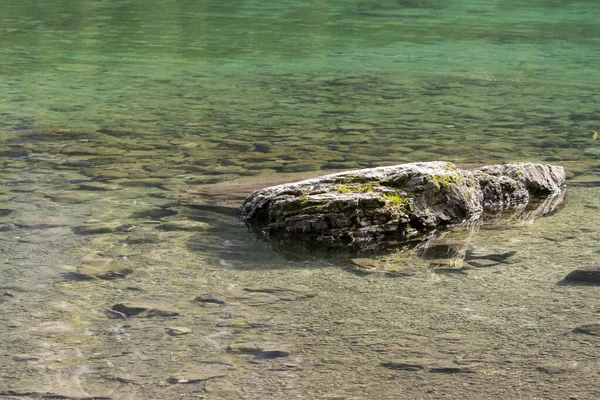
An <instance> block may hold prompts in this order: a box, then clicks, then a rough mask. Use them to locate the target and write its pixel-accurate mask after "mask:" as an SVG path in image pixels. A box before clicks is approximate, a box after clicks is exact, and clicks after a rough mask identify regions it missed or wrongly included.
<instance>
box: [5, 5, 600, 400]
mask: <svg viewBox="0 0 600 400" xmlns="http://www.w3.org/2000/svg"><path fill="white" fill-rule="evenodd" d="M599 16H600V4H598V3H597V2H595V1H576V2H570V3H569V4H564V2H559V1H547V0H546V1H534V0H528V1H519V2H517V1H499V0H497V1H474V0H470V1H450V0H448V1H428V0H413V1H410V0H407V1H385V0H383V1H336V2H317V1H310V2H292V1H286V2H265V1H261V2H259V1H245V2H228V3H227V4H222V2H210V1H202V2H186V1H183V0H180V1H173V2H159V1H146V2H143V4H142V3H139V2H132V1H113V0H107V1H101V2H98V1H61V0H59V1H54V2H52V4H44V5H40V4H39V2H35V1H21V2H15V1H10V2H5V3H4V4H3V5H1V6H0V60H2V61H1V62H0V67H1V68H0V91H1V93H3V94H4V96H3V97H2V99H0V154H2V159H1V162H2V170H1V172H0V182H1V185H0V199H1V200H2V204H1V205H0V251H1V252H0V263H1V264H0V265H2V267H1V268H0V271H1V275H0V308H1V309H2V312H1V313H0V335H1V338H2V341H0V349H1V351H0V375H1V376H2V379H1V380H0V397H3V398H4V397H6V398H36V396H37V397H38V398H39V397H40V396H44V395H46V396H50V394H55V395H60V396H65V397H66V398H83V397H97V398H102V397H108V398H114V399H147V398H155V399H171V398H179V397H183V396H187V397H194V396H196V397H197V398H202V397H205V398H209V399H235V398H248V399H254V398H272V399H285V398H306V399H312V398H327V399H338V398H347V399H354V398H357V399H358V398H381V399H387V398H390V399H391V398H407V399H412V398H473V399H482V398H557V399H562V398H568V397H569V396H572V397H574V398H580V399H585V398H596V397H598V396H600V393H599V392H598V388H597V386H595V384H594V383H595V382H597V380H598V378H600V373H599V371H598V367H597V363H598V356H599V355H600V351H599V350H598V349H599V348H600V347H599V346H598V340H596V339H597V337H595V336H591V335H581V334H573V333H572V332H571V331H572V330H573V329H574V328H576V327H577V326H580V325H584V324H589V323H594V322H598V312H599V309H598V305H599V301H598V300H599V296H600V292H599V291H598V287H597V286H596V287H594V286H557V285H556V284H557V282H559V281H560V280H561V279H562V278H563V277H564V276H565V275H566V274H567V273H569V272H570V271H571V270H573V269H575V268H577V267H583V266H593V265H597V263H598V254H599V252H600V248H599V246H598V243H599V242H598V241H599V239H600V229H599V228H598V224H599V222H600V221H599V219H600V217H599V215H600V213H599V212H598V210H599V209H600V203H599V200H598V199H599V198H600V196H599V195H600V193H598V192H599V190H600V189H599V187H600V141H599V140H598V139H597V134H595V132H597V131H599V130H600V109H599V106H598V104H599V103H600V94H599V93H600V90H599V89H600V73H599V72H598V69H597V65H598V62H599V61H600V46H599V41H600V28H599V27H598V24H597V20H598V17H599ZM439 159H443V160H448V161H452V162H455V163H457V164H488V163H501V162H512V161H524V160H528V161H538V162H551V163H555V164H560V165H563V166H565V168H566V170H567V175H568V178H569V188H568V195H567V200H566V202H565V204H564V206H563V207H562V208H561V209H560V210H559V211H558V212H556V213H553V214H552V215H549V216H547V217H544V218H541V219H539V220H536V221H534V222H533V223H532V224H530V225H525V226H515V225H509V226H505V227H498V226H491V227H485V228H483V229H481V230H480V231H479V232H477V234H475V235H469V234H468V233H465V232H461V231H456V232H453V233H452V235H455V236H456V238H458V239H455V240H459V241H461V240H462V241H464V242H465V243H466V244H467V245H468V247H470V248H474V249H487V250H494V251H500V252H509V251H516V254H515V255H514V256H512V257H510V259H509V260H510V261H509V262H506V263H500V264H498V265H493V266H490V267H488V268H472V269H469V270H465V271H463V273H462V274H457V273H454V272H448V273H443V274H442V273H439V271H438V272H436V271H433V270H432V268H431V266H430V265H429V264H430V262H429V261H427V260H425V261H423V260H420V259H416V258H410V257H408V256H403V255H401V254H384V255H377V256H374V255H371V256H369V255H366V256H364V255H360V257H354V258H352V257H348V256H344V257H335V256H331V255H329V256H327V255H323V254H319V253H303V252H298V251H295V250H293V251H283V250H282V249H278V248H276V247H277V246H273V245H271V244H269V243H266V242H264V241H262V240H260V239H258V238H256V237H255V236H254V235H253V234H251V233H250V232H249V231H248V230H247V229H246V228H245V226H244V225H243V224H242V223H241V222H240V221H239V219H238V210H237V208H236V207H237V206H238V205H239V204H240V203H241V200H242V199H243V196H244V194H247V193H249V192H250V191H251V190H253V189H255V188H259V187H262V186H267V185H269V184H271V183H275V182H282V181H286V180H294V179H300V178H301V177H304V176H315V175H319V174H322V173H324V172H325V171H330V170H340V169H353V168H362V167H372V166H379V165H391V164H398V163H403V162H412V161H428V160H439ZM287 174H289V175H287ZM465 237H466V239H465ZM363 256H364V257H363ZM365 258H366V259H367V260H366V261H365ZM353 260H354V261H353ZM373 263H375V264H376V265H377V266H378V267H377V269H378V271H377V272H372V271H370V270H369V269H368V268H367V270H364V268H358V269H357V268H356V267H357V265H359V266H361V267H364V266H365V265H372V264H373ZM382 266H383V267H382ZM382 269H383V270H385V271H388V272H390V271H392V272H394V273H387V274H386V273H385V272H381V270H382ZM107 271H113V272H114V271H117V272H118V274H117V275H113V276H108V275H102V274H106V273H107ZM398 271H399V272H405V273H398ZM99 274H100V275H102V276H104V278H114V279H99V278H97V276H98V275H99ZM282 288H284V289H285V290H284V289H282ZM198 297H200V298H201V299H204V301H202V300H196V299H197V298H198ZM207 299H208V300H207ZM127 302H141V303H150V304H151V305H153V306H154V307H157V308H160V309H165V310H167V311H168V310H172V311H175V312H178V313H179V315H178V316H171V317H160V316H159V317H154V318H137V317H129V318H122V317H123V315H120V314H119V313H120V311H118V310H115V305H117V304H119V303H127ZM117 308H118V307H117ZM177 327H179V328H181V329H179V330H178V329H171V328H177ZM188 329H189V330H190V332H188ZM400 363H404V364H408V365H409V366H412V367H399V365H400ZM402 368H404V369H402ZM406 368H408V370H406ZM582 382H583V383H584V384H582Z"/></svg>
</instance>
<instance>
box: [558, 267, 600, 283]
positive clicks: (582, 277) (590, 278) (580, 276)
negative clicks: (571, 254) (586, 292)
mask: <svg viewBox="0 0 600 400" xmlns="http://www.w3.org/2000/svg"><path fill="white" fill-rule="evenodd" d="M566 283H587V284H594V285H597V284H600V267H588V268H583V269H576V270H575V271H572V272H570V273H569V274H568V275H567V276H565V277H564V279H563V280H562V281H561V282H559V284H566Z"/></svg>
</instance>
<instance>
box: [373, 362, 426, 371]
mask: <svg viewBox="0 0 600 400" xmlns="http://www.w3.org/2000/svg"><path fill="white" fill-rule="evenodd" d="M379 365H380V366H382V367H385V368H389V369H393V370H394V371H422V370H424V369H425V367H423V366H422V365H419V364H406V363H399V362H382V363H381V364H379Z"/></svg>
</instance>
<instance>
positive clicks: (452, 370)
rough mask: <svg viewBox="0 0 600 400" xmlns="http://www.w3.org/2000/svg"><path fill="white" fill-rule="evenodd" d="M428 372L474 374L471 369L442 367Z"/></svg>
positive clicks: (430, 369)
mask: <svg viewBox="0 0 600 400" xmlns="http://www.w3.org/2000/svg"><path fill="white" fill-rule="evenodd" d="M427 372H431V373H437V374H474V373H475V371H473V370H472V369H470V368H458V367H441V368H429V369H428V370H427Z"/></svg>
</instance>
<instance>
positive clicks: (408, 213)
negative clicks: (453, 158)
mask: <svg viewBox="0 0 600 400" xmlns="http://www.w3.org/2000/svg"><path fill="white" fill-rule="evenodd" d="M564 187H565V173H564V169H563V168H562V167H559V166H553V165H548V164H532V163H518V164H505V165H494V166H487V167H482V168H478V169H474V170H460V169H458V168H457V167H456V166H455V165H454V164H452V163H449V162H445V161H435V162H427V163H412V164H402V165H396V166H390V167H379V168H369V169H362V170H356V171H348V172H342V173H337V174H332V175H326V176H322V177H319V178H314V179H308V180H304V181H300V182H295V183H289V184H283V185H278V186H272V187H268V188H265V189H261V190H257V191H255V192H254V193H252V194H251V195H250V196H248V197H247V198H246V200H245V201H244V203H243V204H242V207H241V211H242V219H243V220H245V221H247V222H248V223H249V224H250V225H251V226H253V227H255V228H258V229H257V230H258V231H259V232H261V234H264V235H266V236H268V237H279V238H293V239H294V240H296V239H302V240H308V241H317V242H321V243H324V244H329V245H334V246H352V247H358V248H374V247H378V246H379V244H380V243H381V242H385V241H388V242H398V241H405V240H408V239H411V238H413V237H415V236H418V235H419V234H424V233H427V232H430V231H432V230H435V229H438V228H444V227H449V226H455V225H461V224H465V223H467V222H472V221H477V220H482V221H483V220H485V216H486V214H498V213H501V212H506V211H513V212H523V210H524V209H525V208H526V206H527V205H528V204H529V203H533V201H532V200H533V199H538V200H545V199H548V198H553V199H555V198H560V199H562V197H561V196H559V195H560V194H561V193H563V192H564ZM558 202H559V201H558ZM535 203H536V204H537V203H538V202H537V201H535ZM556 203H557V201H556V200H555V201H553V202H552V206H551V207H550V208H551V209H553V208H554V207H555V206H556ZM547 209H548V206H547V205H546V206H544V208H543V210H544V212H548V210H547ZM529 211H531V210H529ZM534 216H535V215H534Z"/></svg>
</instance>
